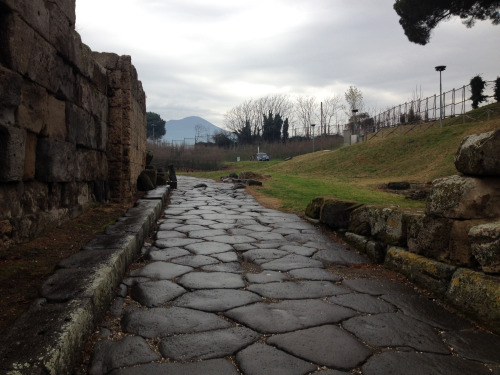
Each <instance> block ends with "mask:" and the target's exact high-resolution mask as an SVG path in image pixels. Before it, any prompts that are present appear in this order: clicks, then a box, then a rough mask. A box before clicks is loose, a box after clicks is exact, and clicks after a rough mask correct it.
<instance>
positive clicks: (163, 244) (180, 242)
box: [155, 238, 201, 249]
mask: <svg viewBox="0 0 500 375" xmlns="http://www.w3.org/2000/svg"><path fill="white" fill-rule="evenodd" d="M198 242H201V240H199V239H195V238H169V239H166V240H156V241H155V246H156V247H159V248H160V249H164V248H167V247H184V246H186V245H191V244H194V243H198Z"/></svg>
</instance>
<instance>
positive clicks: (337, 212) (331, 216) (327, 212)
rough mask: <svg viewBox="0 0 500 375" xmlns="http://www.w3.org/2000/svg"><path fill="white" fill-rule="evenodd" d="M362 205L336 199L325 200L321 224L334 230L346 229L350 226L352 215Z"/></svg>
mask: <svg viewBox="0 0 500 375" xmlns="http://www.w3.org/2000/svg"><path fill="white" fill-rule="evenodd" d="M361 206H362V204H361V203H358V202H354V201H349V200H344V199H339V198H335V197H328V198H325V200H324V203H323V206H322V208H321V214H320V222H321V223H323V224H326V225H328V226H329V227H330V228H332V229H333V230H337V229H346V228H347V227H348V226H349V221H350V218H351V213H352V212H353V211H354V210H356V209H357V208H359V207H361Z"/></svg>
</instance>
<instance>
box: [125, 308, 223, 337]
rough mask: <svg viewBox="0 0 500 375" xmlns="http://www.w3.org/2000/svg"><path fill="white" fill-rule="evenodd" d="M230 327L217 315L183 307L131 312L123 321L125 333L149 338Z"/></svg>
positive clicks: (127, 313) (128, 312) (126, 314)
mask: <svg viewBox="0 0 500 375" xmlns="http://www.w3.org/2000/svg"><path fill="white" fill-rule="evenodd" d="M230 326H231V324H230V323H229V322H226V321H225V320H224V319H222V318H220V317H218V316H217V315H215V314H211V313H206V312H203V311H198V310H192V309H185V308H182V307H170V308H168V309H167V308H159V307H157V308H152V309H148V310H143V309H137V310H130V311H127V312H126V313H125V315H124V317H123V319H122V328H123V330H124V331H125V332H128V333H134V334H136V335H140V336H143V337H149V338H154V337H166V336H170V335H174V334H179V333H193V332H204V331H210V330H213V329H220V328H227V327H230Z"/></svg>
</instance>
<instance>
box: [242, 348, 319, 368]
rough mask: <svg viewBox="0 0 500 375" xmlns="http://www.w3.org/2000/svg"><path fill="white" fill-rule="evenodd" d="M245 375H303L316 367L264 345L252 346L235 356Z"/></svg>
mask: <svg viewBox="0 0 500 375" xmlns="http://www.w3.org/2000/svg"><path fill="white" fill-rule="evenodd" d="M236 361H237V362H238V365H239V367H240V369H241V370H242V372H243V373H244V374H245V375H262V374H266V375H305V374H309V373H310V372H312V371H314V370H316V366H314V365H313V364H311V363H308V362H306V361H303V360H301V359H298V358H296V357H294V356H291V355H289V354H286V353H284V352H282V351H281V350H278V349H276V348H273V347H271V346H268V345H264V344H253V345H251V346H249V347H248V348H246V349H243V350H242V351H241V352H239V353H238V354H237V355H236Z"/></svg>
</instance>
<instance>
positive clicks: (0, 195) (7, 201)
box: [0, 182, 24, 219]
mask: <svg viewBox="0 0 500 375" xmlns="http://www.w3.org/2000/svg"><path fill="white" fill-rule="evenodd" d="M23 185H24V184H23V183H22V182H18V183H11V184H0V218H2V219H8V218H12V217H17V216H20V215H21V214H22V212H23V207H22V206H21V201H20V199H19V196H20V194H21V192H22V190H23Z"/></svg>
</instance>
